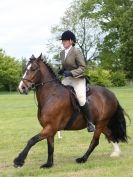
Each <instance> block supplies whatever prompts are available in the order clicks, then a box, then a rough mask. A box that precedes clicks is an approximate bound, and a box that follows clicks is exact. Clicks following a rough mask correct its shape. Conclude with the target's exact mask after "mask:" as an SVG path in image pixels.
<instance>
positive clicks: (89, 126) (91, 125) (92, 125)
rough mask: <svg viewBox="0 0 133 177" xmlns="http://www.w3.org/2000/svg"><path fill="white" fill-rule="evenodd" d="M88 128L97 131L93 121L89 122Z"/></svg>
mask: <svg viewBox="0 0 133 177" xmlns="http://www.w3.org/2000/svg"><path fill="white" fill-rule="evenodd" d="M87 130H88V132H94V131H95V125H94V124H93V123H92V122H88V124H87Z"/></svg>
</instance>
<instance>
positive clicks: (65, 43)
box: [62, 40, 73, 49]
mask: <svg viewBox="0 0 133 177" xmlns="http://www.w3.org/2000/svg"><path fill="white" fill-rule="evenodd" d="M72 43H73V42H72V40H62V44H63V47H64V48H65V49H68V48H69V47H70V46H71V45H72Z"/></svg>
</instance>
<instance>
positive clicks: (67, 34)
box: [60, 30, 76, 44]
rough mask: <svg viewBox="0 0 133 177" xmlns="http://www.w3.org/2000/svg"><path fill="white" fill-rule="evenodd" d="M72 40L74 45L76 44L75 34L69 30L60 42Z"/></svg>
mask: <svg viewBox="0 0 133 177" xmlns="http://www.w3.org/2000/svg"><path fill="white" fill-rule="evenodd" d="M70 39H71V40H72V41H73V42H74V44H75V43H76V37H75V34H74V33H73V32H71V31H69V30H67V31H65V32H64V33H62V35H61V39H60V40H70Z"/></svg>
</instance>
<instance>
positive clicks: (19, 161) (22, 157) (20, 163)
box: [14, 134, 42, 167]
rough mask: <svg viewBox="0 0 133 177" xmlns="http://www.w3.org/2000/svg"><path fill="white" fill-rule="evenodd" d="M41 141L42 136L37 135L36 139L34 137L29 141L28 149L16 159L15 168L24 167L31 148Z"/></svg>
mask: <svg viewBox="0 0 133 177" xmlns="http://www.w3.org/2000/svg"><path fill="white" fill-rule="evenodd" d="M41 140H42V137H41V136H40V134H37V135H35V136H34V137H32V138H31V139H30V140H29V141H28V143H27V145H26V147H25V148H24V149H23V151H22V152H21V153H20V154H19V155H18V157H16V158H15V159H14V167H22V166H23V165H24V161H25V159H26V157H27V155H28V152H29V150H30V149H31V147H32V146H33V145H35V144H36V143H37V142H39V141H41Z"/></svg>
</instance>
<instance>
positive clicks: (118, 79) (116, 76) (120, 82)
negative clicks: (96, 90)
mask: <svg viewBox="0 0 133 177" xmlns="http://www.w3.org/2000/svg"><path fill="white" fill-rule="evenodd" d="M111 80H112V84H113V86H117V87H120V86H125V85H126V77H125V73H124V72H123V71H116V72H111Z"/></svg>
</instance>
